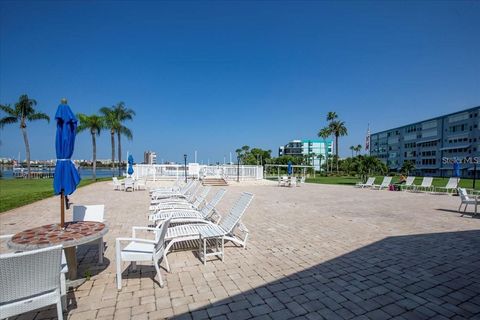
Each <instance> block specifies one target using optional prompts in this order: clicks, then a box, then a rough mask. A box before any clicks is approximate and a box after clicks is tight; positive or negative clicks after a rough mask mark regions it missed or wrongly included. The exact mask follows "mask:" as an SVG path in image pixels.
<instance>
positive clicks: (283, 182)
mask: <svg viewBox="0 0 480 320" xmlns="http://www.w3.org/2000/svg"><path fill="white" fill-rule="evenodd" d="M287 184H288V177H287V176H281V177H278V186H279V187H285V186H286V185H287Z"/></svg>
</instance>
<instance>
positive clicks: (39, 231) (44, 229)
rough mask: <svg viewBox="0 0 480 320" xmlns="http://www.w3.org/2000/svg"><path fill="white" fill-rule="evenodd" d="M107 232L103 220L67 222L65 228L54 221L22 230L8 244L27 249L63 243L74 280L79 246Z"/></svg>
mask: <svg viewBox="0 0 480 320" xmlns="http://www.w3.org/2000/svg"><path fill="white" fill-rule="evenodd" d="M107 232H108V227H107V225H106V224H104V223H101V222H95V221H75V222H66V223H65V228H63V229H62V228H61V227H60V224H57V223H54V224H47V225H44V226H41V227H37V228H33V229H28V230H24V231H21V232H19V233H17V234H15V235H14V236H13V237H12V238H11V239H10V241H9V242H8V246H9V247H10V248H11V249H14V250H20V251H26V250H35V249H41V248H46V247H49V246H54V245H58V244H62V245H63V248H64V250H65V257H66V259H67V265H68V278H69V279H70V280H74V279H76V278H77V255H76V248H77V246H78V245H81V244H85V243H88V242H91V241H93V240H96V239H100V238H101V237H103V236H104V235H105V234H106V233H107Z"/></svg>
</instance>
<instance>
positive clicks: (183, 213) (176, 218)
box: [148, 188, 227, 224]
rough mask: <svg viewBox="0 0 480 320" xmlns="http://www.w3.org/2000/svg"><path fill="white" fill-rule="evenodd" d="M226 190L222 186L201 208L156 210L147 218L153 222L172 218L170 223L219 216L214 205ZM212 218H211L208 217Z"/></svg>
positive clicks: (157, 222) (196, 220)
mask: <svg viewBox="0 0 480 320" xmlns="http://www.w3.org/2000/svg"><path fill="white" fill-rule="evenodd" d="M226 192H227V190H226V189H224V188H222V189H220V190H218V191H217V193H216V194H215V195H214V196H213V198H212V200H210V201H209V202H208V203H207V204H206V205H205V206H204V207H203V208H202V209H201V210H195V209H173V210H164V211H160V212H156V213H154V214H151V215H149V217H148V220H149V221H152V222H154V223H155V224H159V223H161V222H162V221H163V220H166V219H168V218H169V217H171V218H172V223H184V222H205V220H206V219H209V218H214V217H215V218H217V219H218V218H219V217H218V214H217V213H216V211H215V207H216V206H217V204H218V203H219V202H220V200H222V198H223V196H224V195H225V193H226ZM210 220H212V219H210Z"/></svg>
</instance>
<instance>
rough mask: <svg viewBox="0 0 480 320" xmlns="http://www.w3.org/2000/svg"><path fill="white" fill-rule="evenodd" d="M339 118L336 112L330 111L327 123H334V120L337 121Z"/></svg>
mask: <svg viewBox="0 0 480 320" xmlns="http://www.w3.org/2000/svg"><path fill="white" fill-rule="evenodd" d="M337 118H338V115H337V113H336V112H335V111H329V112H328V113H327V121H330V122H332V121H333V120H335V119H337Z"/></svg>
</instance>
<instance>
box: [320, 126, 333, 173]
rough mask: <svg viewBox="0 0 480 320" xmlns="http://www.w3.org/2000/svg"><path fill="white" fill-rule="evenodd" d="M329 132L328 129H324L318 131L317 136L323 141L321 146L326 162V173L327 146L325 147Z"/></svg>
mask: <svg viewBox="0 0 480 320" xmlns="http://www.w3.org/2000/svg"><path fill="white" fill-rule="evenodd" d="M330 134H331V131H330V128H328V127H325V128H323V129H320V131H319V132H318V136H319V137H321V138H322V139H323V144H324V145H325V161H326V169H327V172H328V146H327V138H328V137H330Z"/></svg>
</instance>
